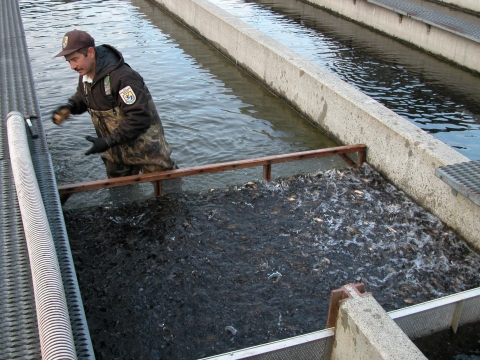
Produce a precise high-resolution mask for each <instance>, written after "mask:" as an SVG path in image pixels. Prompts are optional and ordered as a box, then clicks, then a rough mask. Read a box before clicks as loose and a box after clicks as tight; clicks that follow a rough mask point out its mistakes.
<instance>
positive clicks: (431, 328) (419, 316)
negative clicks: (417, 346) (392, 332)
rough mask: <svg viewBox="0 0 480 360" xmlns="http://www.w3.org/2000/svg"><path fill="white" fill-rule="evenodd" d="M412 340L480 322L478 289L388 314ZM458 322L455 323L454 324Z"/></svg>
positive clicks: (479, 291)
mask: <svg viewBox="0 0 480 360" xmlns="http://www.w3.org/2000/svg"><path fill="white" fill-rule="evenodd" d="M388 314H389V315H390V317H391V318H392V319H393V320H394V321H395V322H396V323H397V325H398V326H399V327H400V328H401V329H402V330H403V332H405V334H407V336H408V337H409V338H410V339H412V340H415V339H418V338H421V337H424V336H427V335H430V334H432V333H436V332H439V331H443V330H446V329H449V328H451V327H456V326H459V327H460V326H463V325H466V324H471V323H476V322H478V321H480V288H476V289H473V290H468V291H464V292H461V293H458V294H454V295H450V296H446V297H443V298H440V299H437V300H432V301H427V302H425V303H422V304H418V305H413V306H409V307H407V308H404V309H400V310H395V311H391V312H389V313H388ZM457 319H458V321H457Z"/></svg>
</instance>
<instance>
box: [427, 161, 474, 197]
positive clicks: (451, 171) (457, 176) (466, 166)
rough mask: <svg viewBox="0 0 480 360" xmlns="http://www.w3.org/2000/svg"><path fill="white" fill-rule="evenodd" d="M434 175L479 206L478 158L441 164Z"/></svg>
mask: <svg viewBox="0 0 480 360" xmlns="http://www.w3.org/2000/svg"><path fill="white" fill-rule="evenodd" d="M435 175H436V176H437V177H439V178H440V179H442V180H443V181H444V182H446V183H447V184H448V185H450V186H451V187H452V189H453V190H454V191H457V192H459V193H460V194H462V195H463V196H465V197H466V198H467V199H470V200H471V201H473V202H474V203H475V204H477V205H478V206H480V160H477V161H467V162H463V163H458V164H454V165H447V166H441V167H439V168H437V169H436V170H435Z"/></svg>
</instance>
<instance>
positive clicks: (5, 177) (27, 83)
mask: <svg viewBox="0 0 480 360" xmlns="http://www.w3.org/2000/svg"><path fill="white" fill-rule="evenodd" d="M0 79H2V95H1V96H0V119H1V122H0V324H2V325H1V327H0V359H40V358H41V354H40V341H39V338H38V326H37V318H36V310H35V301H34V295H33V285H32V282H31V273H30V262H29V258H28V251H27V246H26V241H25V235H24V232H23V224H22V219H21V215H20V209H19V205H18V201H17V194H16V189H15V185H14V181H13V174H12V171H11V166H10V155H9V150H8V143H7V134H6V122H5V119H6V117H7V115H8V114H9V113H10V112H11V111H18V112H20V113H22V114H25V115H40V109H39V106H38V102H37V98H36V93H35V87H34V81H33V74H32V70H31V67H30V60H29V56H28V51H27V44H26V39H25V33H24V30H23V24H22V18H21V15H20V8H19V5H18V0H1V1H0ZM32 123H33V126H34V128H35V130H36V133H37V134H38V135H39V137H38V138H37V139H32V138H29V147H30V153H31V156H32V161H33V164H34V167H35V172H36V175H37V181H38V185H39V187H40V191H41V193H42V200H43V203H44V206H45V210H46V212H47V216H48V221H49V225H50V229H51V232H52V235H53V240H54V243H55V250H56V253H57V257H58V262H59V265H60V269H61V273H62V280H63V284H64V289H65V296H66V300H67V305H68V310H69V316H70V322H71V326H72V332H73V335H74V340H75V348H76V352H77V356H78V358H80V359H82V358H83V359H91V358H94V353H93V348H92V345H91V340H90V335H89V332H88V327H87V323H86V319H85V314H84V310H83V304H82V300H81V296H80V290H79V288H78V283H77V278H76V274H75V270H74V266H73V260H72V257H71V252H70V245H69V243H68V238H67V232H66V228H65V224H64V219H63V213H62V210H61V204H60V200H59V197H58V192H57V188H56V180H55V176H54V173H53V165H52V162H51V158H50V154H49V152H48V147H47V142H46V138H45V133H44V130H43V125H42V121H41V119H40V118H39V119H38V120H32ZM27 134H28V130H27Z"/></svg>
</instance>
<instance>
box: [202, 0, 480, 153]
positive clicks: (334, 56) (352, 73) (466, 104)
mask: <svg viewBox="0 0 480 360" xmlns="http://www.w3.org/2000/svg"><path fill="white" fill-rule="evenodd" d="M211 2H212V3H214V4H216V5H217V6H219V7H221V8H222V9H225V10H226V11H228V12H230V13H232V14H233V15H235V16H237V17H238V18H240V19H242V20H243V21H245V22H246V23H248V24H250V25H251V26H253V27H256V28H258V29H259V30H261V31H262V32H263V33H265V34H266V35H268V36H270V37H272V38H274V39H275V40H277V41H279V42H280V43H282V44H283V45H286V46H288V47H289V48H291V49H292V50H294V51H296V52H297V53H299V54H301V55H303V56H304V57H306V58H307V59H309V60H311V61H312V62H314V63H316V64H318V65H320V66H321V67H323V68H325V69H327V70H329V71H330V72H332V73H334V74H335V75H337V76H338V77H339V78H341V79H342V80H345V81H346V82H347V83H349V84H350V85H352V86H354V87H355V88H357V89H359V90H360V91H362V92H363V93H365V94H367V95H369V96H371V97H372V98H374V99H375V100H377V101H378V102H380V103H381V104H383V105H385V106H386V107H388V108H389V109H391V110H392V111H394V112H396V113H397V114H399V115H400V116H402V117H403V118H405V119H407V120H409V121H411V122H413V123H414V124H416V125H417V126H419V127H420V128H422V129H424V130H425V131H427V132H429V133H431V134H432V135H434V136H435V137H436V138H438V139H439V140H441V141H443V142H445V143H446V144H448V145H450V146H451V147H453V148H455V149H456V150H457V151H459V152H460V153H462V154H463V155H465V156H467V157H468V158H470V159H471V160H478V159H480V76H476V75H472V74H471V73H469V72H466V71H463V70H460V69H459V68H457V67H455V66H452V65H449V64H446V63H444V62H442V61H439V60H436V59H435V58H433V57H431V56H429V55H427V54H425V53H422V52H420V51H417V50H414V49H412V48H410V47H408V46H405V45H402V44H400V43H398V42H397V41H394V40H392V39H390V38H388V37H386V36H382V35H379V34H377V33H375V32H373V31H370V30H367V29H365V28H363V27H361V26H359V25H356V24H354V23H352V22H349V21H347V20H344V19H342V18H339V17H337V16H334V15H332V14H330V13H328V12H325V11H323V10H320V9H318V8H315V7H313V6H311V5H308V4H305V3H303V2H301V1H289V0H256V1H246V0H245V1H244V0H211ZM469 19H470V20H471V21H474V20H472V19H476V21H477V22H480V20H479V19H478V18H475V17H472V16H469Z"/></svg>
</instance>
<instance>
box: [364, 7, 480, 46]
mask: <svg viewBox="0 0 480 360" xmlns="http://www.w3.org/2000/svg"><path fill="white" fill-rule="evenodd" d="M367 1H368V2H370V3H372V4H375V5H378V6H381V7H384V8H386V9H389V10H392V11H395V12H396V13H398V14H401V15H404V16H408V17H411V18H412V19H415V20H419V21H422V22H424V23H425V24H428V25H432V26H435V27H438V28H440V29H443V30H445V31H448V32H451V33H454V34H457V35H460V36H463V37H465V38H467V39H470V40H473V41H475V42H480V26H478V25H475V24H472V23H469V22H467V21H464V20H460V19H457V18H456V17H453V16H450V15H445V14H442V13H439V12H437V11H434V10H430V9H426V8H424V7H423V6H419V5H415V4H412V3H409V2H407V1H403V0H367Z"/></svg>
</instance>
